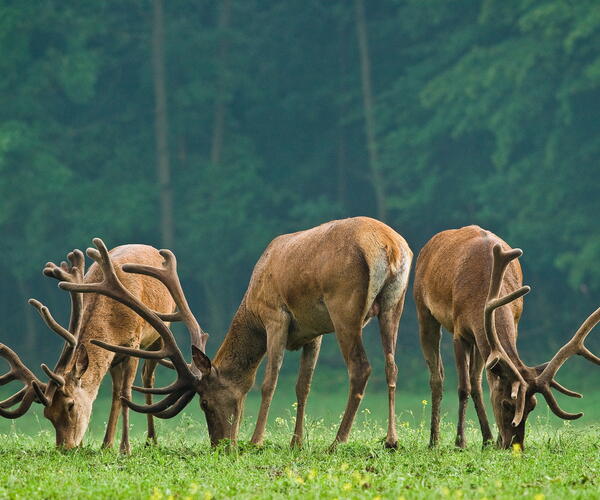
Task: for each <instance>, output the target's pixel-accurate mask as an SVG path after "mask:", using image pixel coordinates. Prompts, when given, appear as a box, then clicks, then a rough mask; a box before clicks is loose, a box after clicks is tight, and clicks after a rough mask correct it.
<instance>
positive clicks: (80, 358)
mask: <svg viewBox="0 0 600 500" xmlns="http://www.w3.org/2000/svg"><path fill="white" fill-rule="evenodd" d="M76 356H77V358H76V360H75V378H76V379H80V378H81V377H82V376H83V374H84V373H85V372H86V370H87V369H88V366H89V363H90V358H89V357H88V353H87V349H86V348H85V345H83V344H80V345H79V347H78V348H77V354H76Z"/></svg>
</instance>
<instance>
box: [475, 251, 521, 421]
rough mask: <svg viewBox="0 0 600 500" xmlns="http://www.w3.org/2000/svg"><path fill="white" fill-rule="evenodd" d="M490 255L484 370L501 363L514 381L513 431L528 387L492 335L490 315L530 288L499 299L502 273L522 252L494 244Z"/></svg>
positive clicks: (485, 319) (493, 325) (492, 327)
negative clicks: (491, 257) (487, 344)
mask: <svg viewBox="0 0 600 500" xmlns="http://www.w3.org/2000/svg"><path fill="white" fill-rule="evenodd" d="M492 254H493V268H492V276H491V280H490V287H489V290H488V296H487V300H486V304H485V310H484V329H485V334H486V337H487V340H488V343H489V344H490V354H489V356H488V359H487V362H486V368H487V369H489V370H492V369H493V368H494V367H495V366H496V365H497V364H498V363H502V364H504V365H505V366H506V368H508V370H509V371H510V372H512V374H513V375H514V377H515V379H516V380H515V381H514V382H513V383H512V388H511V398H512V399H513V400H516V410H515V416H514V418H513V421H512V425H513V427H516V426H517V425H519V424H520V423H521V420H522V419H523V413H524V410H525V394H526V392H527V387H528V386H527V382H525V379H524V378H523V376H522V375H521V373H520V372H519V370H517V368H516V366H515V365H514V363H513V362H512V360H511V359H510V357H509V356H508V355H507V354H506V352H505V351H504V349H503V347H502V345H501V343H500V340H499V338H498V333H497V332H496V324H495V321H494V311H495V310H496V309H498V308H499V307H502V306H504V305H506V304H508V303H510V302H512V301H513V300H516V299H518V298H519V297H522V296H523V295H525V294H526V293H528V292H529V290H530V288H529V287H528V286H522V287H521V288H518V289H517V290H515V291H513V292H511V293H509V294H507V295H505V296H503V297H498V295H499V294H500V288H501V286H502V279H503V277H504V272H505V271H506V268H507V267H508V264H509V263H510V262H511V261H512V260H514V259H516V258H518V257H520V256H521V255H523V251H522V250H521V249H519V248H515V249H513V250H508V251H504V250H502V247H501V245H499V244H497V245H495V246H494V248H493V250H492Z"/></svg>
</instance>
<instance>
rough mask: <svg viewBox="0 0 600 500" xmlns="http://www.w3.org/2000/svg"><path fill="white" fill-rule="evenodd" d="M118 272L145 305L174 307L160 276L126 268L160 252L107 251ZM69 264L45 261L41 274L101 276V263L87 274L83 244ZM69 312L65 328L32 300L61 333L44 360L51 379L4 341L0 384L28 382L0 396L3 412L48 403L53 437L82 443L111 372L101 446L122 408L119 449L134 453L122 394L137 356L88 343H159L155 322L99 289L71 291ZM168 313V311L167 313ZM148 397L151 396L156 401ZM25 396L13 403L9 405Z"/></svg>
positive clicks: (66, 279)
mask: <svg viewBox="0 0 600 500" xmlns="http://www.w3.org/2000/svg"><path fill="white" fill-rule="evenodd" d="M110 255H111V262H112V265H113V266H114V270H113V272H115V273H116V274H118V275H119V276H120V279H121V280H122V283H123V286H125V287H126V288H127V290H128V291H129V292H128V293H130V294H132V296H135V297H137V298H138V299H139V300H141V301H143V303H144V304H147V306H148V307H151V308H153V309H156V310H159V311H164V312H166V313H169V312H171V311H173V309H174V306H175V305H174V303H173V300H172V299H171V296H170V294H169V293H168V291H167V290H166V288H165V287H164V286H163V285H161V284H160V283H158V282H157V281H156V280H153V279H150V278H147V277H145V276H137V275H131V274H128V273H124V272H123V271H122V270H121V265H122V264H123V263H124V262H128V263H140V264H149V265H160V263H161V262H162V258H161V256H160V255H159V253H158V251H157V250H156V249H154V248H152V247H150V246H147V245H124V246H120V247H117V248H115V249H113V250H112V251H111V252H110ZM68 260H69V263H66V262H62V263H61V265H60V266H57V265H56V264H53V263H51V262H49V263H47V264H46V266H45V268H44V274H45V275H47V276H49V277H53V278H56V279H58V280H60V282H61V283H69V284H73V285H78V286H85V283H87V282H96V281H97V280H98V279H100V278H101V277H102V271H101V270H100V268H99V267H98V266H97V265H92V266H91V267H90V270H89V271H88V273H87V274H85V276H84V273H85V258H84V256H83V253H82V252H80V251H79V250H74V251H73V252H71V253H70V254H69V255H68ZM70 296H71V317H70V321H69V328H68V329H66V328H64V327H63V326H61V325H60V324H59V323H58V322H57V321H55V320H54V318H53V317H52V315H51V314H50V311H49V310H48V308H47V307H46V306H44V305H43V304H42V303H41V302H38V301H37V300H34V299H31V300H30V301H29V302H30V304H31V305H33V306H34V307H35V308H36V309H37V310H38V311H39V313H40V314H41V316H42V318H43V319H44V321H45V323H46V324H47V325H48V327H49V328H50V329H51V330H52V331H54V332H55V333H57V334H58V335H60V336H61V337H62V338H63V339H64V340H65V344H64V347H63V349H62V353H61V355H60V357H59V360H58V362H57V364H56V366H55V368H54V369H50V368H49V367H48V366H46V365H45V364H42V369H43V371H44V373H45V374H46V375H47V376H48V382H42V381H41V380H40V379H39V378H37V377H36V376H35V375H34V374H33V372H32V371H31V370H29V369H28V368H27V367H26V366H25V364H24V363H23V362H22V361H21V359H20V358H19V356H18V355H17V354H16V353H15V352H14V351H12V350H11V349H9V348H8V347H7V346H5V345H3V344H0V356H2V357H4V358H5V359H6V360H7V361H8V363H9V365H10V367H11V370H10V371H9V373H7V374H6V375H4V376H3V377H1V378H0V385H4V384H6V383H8V382H11V381H13V380H20V381H21V382H23V383H24V384H25V386H24V387H23V388H22V389H21V390H20V391H18V392H17V393H16V394H14V395H13V396H11V397H10V398H8V399H6V400H4V401H2V402H0V416H3V417H5V418H18V417H20V416H22V415H24V414H25V413H26V412H27V410H28V409H29V408H30V407H31V405H32V404H33V402H38V403H41V404H42V405H44V416H45V417H46V418H47V419H49V420H50V421H51V422H52V424H53V426H54V428H55V430H56V444H57V446H61V447H64V448H73V447H76V446H79V445H80V444H81V442H82V439H83V436H84V434H85V431H86V429H87V427H88V424H89V420H90V415H91V411H92V404H93V402H94V400H95V399H96V396H97V394H98V389H99V387H100V383H101V381H102V379H103V378H104V376H105V374H106V373H107V372H108V371H110V374H111V377H112V381H113V400H112V405H111V409H110V415H109V418H108V423H107V428H106V434H105V436H104V442H103V447H105V448H106V447H110V446H112V443H113V441H114V436H115V431H116V426H117V421H118V418H119V413H122V424H123V431H122V437H121V445H120V450H121V452H123V453H129V450H130V445H129V418H128V409H129V408H128V407H127V405H124V404H122V402H121V400H120V398H121V397H130V395H131V385H132V383H133V379H134V378H135V374H136V369H137V365H138V362H139V359H138V358H136V357H128V356H122V355H118V356H115V355H114V353H112V352H108V351H106V350H105V349H101V348H99V347H97V346H94V345H91V343H90V341H91V340H92V339H96V340H99V339H101V340H103V341H105V342H110V343H113V344H117V345H126V346H133V347H143V348H148V349H156V348H160V346H161V339H160V337H159V336H158V334H157V333H156V331H155V330H154V328H152V327H151V326H149V325H148V324H147V323H146V322H145V321H144V320H143V319H141V318H140V317H139V316H138V315H137V314H135V313H133V312H132V311H131V310H130V309H129V308H127V307H124V306H123V305H121V304H119V303H117V302H115V301H113V300H111V299H109V298H107V297H104V296H101V295H87V296H84V295H83V294H81V293H77V292H71V293H70ZM167 316H168V314H167ZM156 363H157V362H156V360H148V361H147V362H146V363H145V364H144V369H143V375H142V378H143V381H144V385H145V386H146V387H152V384H153V381H154V369H155V367H156ZM150 398H151V396H150V395H148V396H147V402H148V403H151V399H150ZM17 403H20V404H19V406H18V407H17V408H16V409H13V410H11V409H9V408H11V407H14V406H15V405H16V404H17ZM148 439H149V440H155V439H156V437H155V430H154V424H153V421H152V416H151V415H149V416H148Z"/></svg>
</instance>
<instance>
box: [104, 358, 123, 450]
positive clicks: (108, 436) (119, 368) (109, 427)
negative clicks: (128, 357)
mask: <svg viewBox="0 0 600 500" xmlns="http://www.w3.org/2000/svg"><path fill="white" fill-rule="evenodd" d="M110 376H111V378H112V403H111V405H110V414H109V415H108V422H107V424H106V432H105V434H104V440H103V442H102V448H112V445H113V442H114V440H115V433H116V430H117V422H118V420H119V411H120V410H121V399H120V396H121V386H122V384H123V363H119V364H118V365H116V366H112V367H111V368H110Z"/></svg>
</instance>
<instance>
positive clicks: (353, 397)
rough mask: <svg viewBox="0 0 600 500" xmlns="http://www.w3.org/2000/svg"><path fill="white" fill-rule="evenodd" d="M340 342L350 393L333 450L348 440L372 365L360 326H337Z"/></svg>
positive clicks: (336, 333) (332, 445)
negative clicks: (364, 345)
mask: <svg viewBox="0 0 600 500" xmlns="http://www.w3.org/2000/svg"><path fill="white" fill-rule="evenodd" d="M335 335H336V338H337V340H338V343H339V344H340V349H341V351H342V355H343V356H344V360H345V361H346V366H347V367H348V375H349V378H350V393H349V394H348V402H347V404H346V410H345V411H344V416H343V417H342V422H341V423H340V427H339V429H338V432H337V435H336V437H335V439H334V441H333V443H332V444H331V446H330V447H329V450H330V451H332V450H334V449H335V448H336V446H337V445H338V443H345V442H346V441H348V436H349V435H350V429H351V428H352V423H353V422H354V417H355V416H356V412H357V410H358V406H359V405H360V402H361V400H362V398H363V396H364V392H365V387H366V386H367V381H368V380H369V375H370V374H371V365H370V364H369V360H368V359H367V353H366V352H365V349H364V347H363V344H362V338H361V337H362V329H361V327H360V326H357V327H354V328H343V327H342V328H336V332H335Z"/></svg>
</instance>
